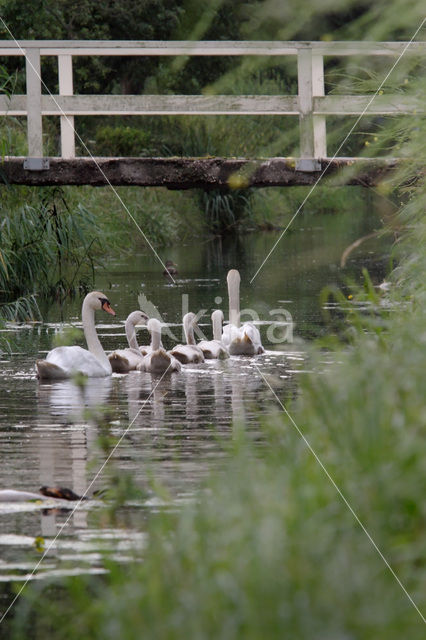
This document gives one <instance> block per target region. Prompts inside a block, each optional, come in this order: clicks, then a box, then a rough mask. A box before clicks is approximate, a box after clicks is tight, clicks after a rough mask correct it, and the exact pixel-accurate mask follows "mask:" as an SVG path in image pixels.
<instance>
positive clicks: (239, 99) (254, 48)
mask: <svg viewBox="0 0 426 640" xmlns="http://www.w3.org/2000/svg"><path fill="white" fill-rule="evenodd" d="M425 53H426V43H425V42H411V43H408V42H276V41H272V42H269V41H257V42H243V41H236V42H224V41H218V42H215V41H204V42H192V41H186V42H178V41H169V42H162V41H108V42H107V41H96V40H95V41H91V40H77V41H68V40H21V41H13V40H2V41H0V56H25V59H26V88H27V93H26V95H12V96H7V95H1V96H0V115H2V116H26V117H27V140H28V156H29V158H28V159H29V160H32V161H30V162H27V166H28V167H29V168H33V169H37V168H39V169H41V168H45V166H46V164H45V163H42V162H37V159H40V160H41V159H42V158H43V142H42V140H43V138H42V134H43V129H42V117H43V116H58V117H60V123H61V157H62V158H64V159H69V158H74V157H75V131H74V117H75V116H93V115H123V116H124V115H126V116H128V115H184V114H185V115H288V116H298V117H299V127H300V158H301V159H304V160H306V159H310V160H312V162H311V164H310V163H309V162H306V161H304V163H303V167H305V168H307V169H309V167H311V169H312V170H314V169H315V167H316V165H317V164H318V163H316V162H315V161H316V160H319V159H324V158H326V157H327V145H326V116H330V115H338V116H344V115H361V114H363V115H364V114H365V115H398V114H410V113H424V112H425V107H424V104H423V103H422V101H421V99H420V98H417V97H416V96H412V95H409V94H404V93H401V94H395V95H390V94H389V95H388V94H386V95H377V96H375V97H374V100H372V95H371V94H370V95H359V94H356V95H325V90H324V89H325V88H324V57H327V56H328V57H340V56H392V57H394V58H395V57H397V56H400V55H401V54H404V55H417V56H424V54H425ZM247 55H249V56H250V55H251V56H295V57H296V59H297V77H298V94H297V95H268V96H266V95H192V96H188V95H75V94H74V90H73V57H75V56H247ZM42 56H55V57H57V58H58V77H59V94H58V95H46V94H43V89H42V81H41V57H42Z"/></svg>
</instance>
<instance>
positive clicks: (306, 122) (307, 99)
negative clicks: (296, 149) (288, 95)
mask: <svg viewBox="0 0 426 640" xmlns="http://www.w3.org/2000/svg"><path fill="white" fill-rule="evenodd" d="M297 84H298V93H299V109H300V112H299V132H300V157H301V158H314V157H315V144H314V127H313V114H312V111H313V101H312V98H313V94H312V49H301V50H300V51H299V53H298V56H297Z"/></svg>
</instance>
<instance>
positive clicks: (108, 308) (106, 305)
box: [102, 300, 115, 316]
mask: <svg viewBox="0 0 426 640" xmlns="http://www.w3.org/2000/svg"><path fill="white" fill-rule="evenodd" d="M102 309H103V310H104V311H106V312H107V313H110V314H111V315H112V316H115V311H114V309H113V308H112V307H111V305H110V303H109V300H105V302H103V303H102Z"/></svg>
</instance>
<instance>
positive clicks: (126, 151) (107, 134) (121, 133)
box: [91, 126, 155, 157]
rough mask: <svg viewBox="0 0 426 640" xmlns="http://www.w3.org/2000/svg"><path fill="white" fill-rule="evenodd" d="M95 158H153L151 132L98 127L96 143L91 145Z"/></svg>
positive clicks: (131, 128)
mask: <svg viewBox="0 0 426 640" xmlns="http://www.w3.org/2000/svg"><path fill="white" fill-rule="evenodd" d="M91 152H92V153H93V155H95V156H134V157H146V156H152V155H155V154H153V148H152V141H151V136H150V134H149V132H147V131H143V130H140V129H136V128H135V127H129V126H126V127H111V126H105V127H98V128H97V129H96V132H95V142H94V144H93V145H91Z"/></svg>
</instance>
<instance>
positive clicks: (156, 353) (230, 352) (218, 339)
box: [36, 269, 265, 380]
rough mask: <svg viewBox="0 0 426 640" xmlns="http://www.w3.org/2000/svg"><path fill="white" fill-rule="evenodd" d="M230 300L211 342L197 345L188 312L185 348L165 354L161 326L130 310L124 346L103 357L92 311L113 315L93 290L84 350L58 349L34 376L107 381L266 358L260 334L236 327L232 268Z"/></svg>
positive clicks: (85, 314) (86, 306)
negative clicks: (142, 334) (145, 339)
mask: <svg viewBox="0 0 426 640" xmlns="http://www.w3.org/2000/svg"><path fill="white" fill-rule="evenodd" d="M227 283H228V297H229V324H227V325H225V327H223V329H222V324H223V319H224V318H223V312H222V311H221V310H220V309H216V310H215V311H213V313H212V316H211V320H212V328H213V340H202V341H201V342H199V343H198V344H197V343H196V340H195V336H194V329H195V327H196V316H195V314H194V313H192V312H190V313H187V314H185V316H184V317H183V329H184V333H185V339H186V344H179V345H176V346H175V347H174V348H173V349H171V350H170V351H166V350H165V349H164V347H163V345H162V343H161V324H160V322H159V321H158V320H157V319H155V318H150V319H149V318H148V316H147V315H146V314H145V313H144V312H143V311H133V312H132V313H130V315H129V316H128V317H127V320H126V323H125V331H126V337H127V342H128V347H126V348H124V349H117V350H115V351H113V352H112V353H110V354H109V355H107V354H106V353H105V351H104V349H103V347H102V345H101V343H100V341H99V338H98V336H97V333H96V327H95V311H101V310H102V311H106V312H107V313H109V314H111V315H113V316H115V311H114V310H113V309H112V307H111V304H110V302H109V300H108V298H107V297H106V296H105V295H104V294H103V293H101V292H100V291H92V292H91V293H88V294H87V296H86V297H85V298H84V301H83V307H82V322H83V329H84V336H85V338H86V343H87V349H83V348H82V347H78V346H69V347H56V348H55V349H52V351H49V353H48V354H47V356H46V359H45V360H37V361H36V368H37V376H38V377H39V378H40V379H48V380H57V379H64V378H70V377H72V376H73V375H75V374H76V373H81V374H83V375H85V376H88V377H91V378H99V377H105V376H110V375H111V374H112V373H113V372H114V373H128V372H129V371H147V372H150V373H154V374H164V373H173V372H178V371H180V370H181V367H182V365H185V364H191V363H192V364H198V363H201V362H204V360H206V359H225V358H229V356H237V355H238V356H241V355H247V356H255V355H259V354H262V353H264V351H265V350H264V348H263V346H262V343H261V338H260V333H259V330H258V329H257V328H256V327H255V326H254V325H253V324H252V323H250V322H246V323H244V324H243V325H242V326H241V324H240V274H239V272H238V271H237V270H236V269H231V270H230V271H229V273H228V276H227ZM138 326H146V327H147V328H148V331H149V332H150V334H151V344H150V345H149V346H146V347H140V346H139V344H138V342H137V338H136V327H138Z"/></svg>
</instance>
